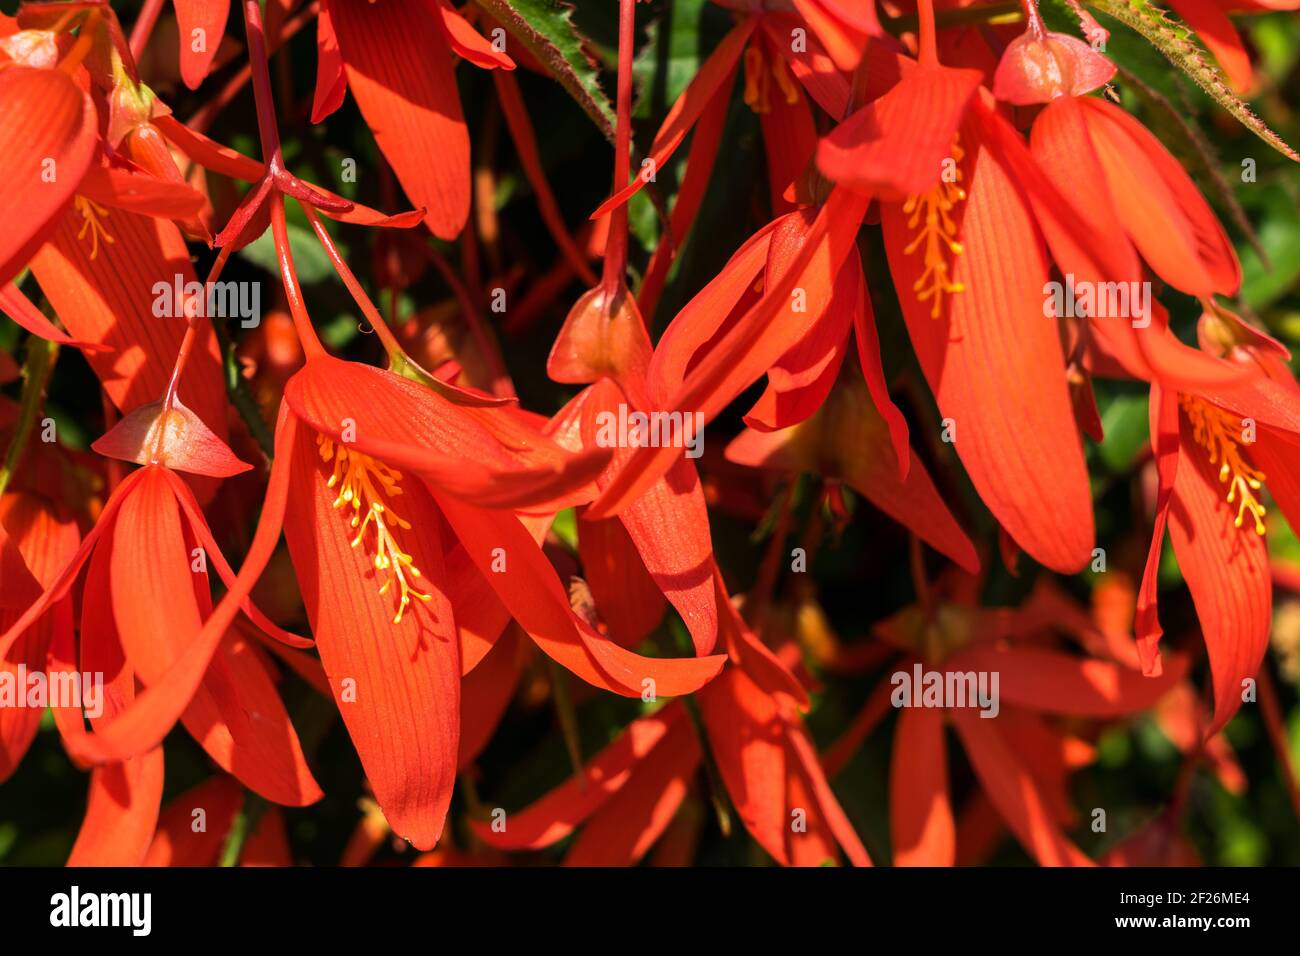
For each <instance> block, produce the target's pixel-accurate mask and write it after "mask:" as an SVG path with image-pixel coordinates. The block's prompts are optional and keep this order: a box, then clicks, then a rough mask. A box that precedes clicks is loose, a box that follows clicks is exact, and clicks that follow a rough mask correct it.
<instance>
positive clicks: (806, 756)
mask: <svg viewBox="0 0 1300 956" xmlns="http://www.w3.org/2000/svg"><path fill="white" fill-rule="evenodd" d="M786 745H787V746H788V748H789V754H790V755H792V756H793V758H794V759H793V760H791V759H790V758H789V757H787V765H789V766H791V770H792V773H791V776H792V777H793V776H794V774H795V773H798V775H799V776H800V777H802V779H803V783H804V786H805V788H806V789H807V791H808V793H809V795H810V796H811V797H812V802H813V803H814V805H815V806H816V808H817V809H818V810H819V811H820V818H821V820H823V821H824V822H825V825H826V828H827V830H829V831H830V833H831V834H832V835H833V836H834V837H835V841H836V842H837V843H838V844H839V845H840V849H841V850H843V851H844V855H845V856H846V857H848V859H849V862H850V863H852V864H853V865H854V866H871V865H872V864H871V857H870V856H868V855H867V848H866V847H864V846H863V845H862V841H861V840H860V839H859V838H858V834H857V831H856V830H854V829H853V824H852V823H850V822H849V818H848V817H847V816H846V815H845V813H844V808H843V807H841V806H840V802H839V800H838V799H836V797H835V793H834V791H832V790H831V785H830V781H828V780H827V779H826V774H825V773H824V772H823V771H822V766H821V761H820V760H818V759H817V751H816V750H815V749H814V748H813V744H812V740H811V739H810V738H809V737H808V732H807V731H806V730H805V729H804V728H803V727H802V726H794V725H789V726H788V728H787V731H786ZM796 806H797V804H796ZM791 856H794V852H793V851H792V853H791ZM794 862H795V865H796V866H797V865H799V864H798V862H797V861H794Z"/></svg>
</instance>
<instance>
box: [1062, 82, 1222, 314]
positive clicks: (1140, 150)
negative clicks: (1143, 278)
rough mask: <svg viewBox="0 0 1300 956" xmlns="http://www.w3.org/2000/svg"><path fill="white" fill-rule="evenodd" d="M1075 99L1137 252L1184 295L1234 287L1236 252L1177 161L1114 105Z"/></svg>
mask: <svg viewBox="0 0 1300 956" xmlns="http://www.w3.org/2000/svg"><path fill="white" fill-rule="evenodd" d="M1080 104H1081V105H1082V106H1084V107H1085V110H1084V114H1085V117H1086V122H1087V124H1088V131H1089V132H1090V133H1091V134H1092V139H1093V142H1094V144H1096V147H1097V158H1098V159H1099V160H1100V162H1101V165H1102V168H1103V169H1104V171H1105V174H1106V181H1107V183H1108V184H1109V186H1110V191H1111V195H1112V196H1113V197H1114V200H1115V209H1116V211H1117V212H1118V214H1119V217H1120V221H1121V222H1122V223H1123V225H1124V228H1125V230H1126V231H1127V232H1128V234H1129V236H1130V237H1131V238H1132V239H1133V243H1134V244H1135V245H1136V246H1137V248H1138V251H1139V252H1141V253H1142V258H1144V259H1145V260H1146V261H1147V262H1148V263H1149V264H1150V266H1151V268H1152V269H1153V270H1155V272H1156V273H1158V274H1159V275H1160V277H1161V278H1163V279H1164V280H1165V281H1166V282H1169V283H1170V284H1171V285H1174V286H1176V287H1178V288H1179V289H1181V290H1182V291H1184V292H1186V293H1188V294H1189V295H1197V296H1210V295H1213V294H1214V293H1216V292H1217V293H1221V294H1223V295H1232V294H1233V293H1235V292H1236V291H1237V287H1238V286H1239V285H1240V284H1241V265H1240V263H1238V261H1237V254H1236V252H1234V251H1233V248H1232V243H1231V242H1229V241H1228V237H1227V235H1226V234H1225V233H1224V231H1223V226H1221V225H1220V224H1219V220H1218V218H1217V217H1216V216H1215V215H1214V213H1213V212H1212V211H1211V209H1210V207H1209V206H1208V205H1207V204H1206V202H1205V199H1204V198H1203V197H1202V196H1201V194H1200V192H1199V191H1198V190H1197V188H1196V186H1195V185H1194V184H1193V183H1192V181H1191V179H1190V178H1188V175H1187V173H1186V172H1185V171H1184V170H1183V167H1182V166H1181V165H1180V164H1179V162H1178V160H1176V159H1174V157H1173V156H1171V155H1170V154H1169V151H1168V150H1167V149H1165V147H1164V146H1163V145H1161V143H1160V141H1159V140H1158V139H1156V138H1155V137H1154V136H1153V135H1151V133H1150V132H1149V131H1148V130H1147V129H1146V127H1145V126H1143V125H1142V124H1141V123H1139V122H1138V121H1137V120H1136V119H1134V118H1133V117H1132V116H1130V115H1129V114H1128V113H1126V112H1124V111H1123V110H1122V109H1120V108H1119V107H1118V106H1115V105H1114V104H1112V103H1107V102H1106V101H1105V100H1102V99H1099V98H1097V97H1087V98H1085V99H1083V100H1080Z"/></svg>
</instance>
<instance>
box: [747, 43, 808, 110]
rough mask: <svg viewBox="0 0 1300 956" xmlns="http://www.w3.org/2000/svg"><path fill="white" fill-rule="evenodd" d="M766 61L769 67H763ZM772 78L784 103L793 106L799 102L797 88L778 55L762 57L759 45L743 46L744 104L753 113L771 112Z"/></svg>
mask: <svg viewBox="0 0 1300 956" xmlns="http://www.w3.org/2000/svg"><path fill="white" fill-rule="evenodd" d="M765 61H766V62H765ZM768 63H770V64H771V66H770V69H765V68H764V67H766V66H767V64H768ZM773 79H775V80H776V85H777V86H778V87H780V89H781V94H782V96H783V97H784V98H785V101H786V103H788V104H789V105H791V106H793V105H794V104H795V103H798V102H799V90H798V88H797V87H796V86H795V85H794V80H793V79H791V78H790V74H789V73H788V72H786V67H785V61H784V60H782V59H781V57H780V56H772V57H764V55H763V51H762V49H761V48H760V47H758V46H757V45H755V44H750V45H749V46H748V47H746V48H745V105H746V106H748V107H749V108H750V109H751V110H753V111H754V112H755V113H759V114H766V113H770V112H772V100H771V99H770V92H771V87H772V83H771V81H772V80H773Z"/></svg>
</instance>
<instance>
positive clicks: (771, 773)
mask: <svg viewBox="0 0 1300 956" xmlns="http://www.w3.org/2000/svg"><path fill="white" fill-rule="evenodd" d="M699 703H700V715H701V717H702V718H703V719H704V726H705V728H706V729H707V730H708V733H709V750H710V752H711V753H712V754H713V757H714V760H715V761H716V762H717V765H718V772H719V773H720V774H721V775H722V780H723V782H724V783H725V784H726V786H727V793H728V794H729V795H730V796H731V802H732V803H733V804H734V805H735V807H736V812H737V813H738V814H740V819H741V821H742V822H743V823H744V824H745V829H746V830H748V831H749V832H750V834H751V835H752V836H753V837H754V839H755V840H757V841H758V843H759V845H760V846H762V847H763V849H765V850H767V852H768V853H770V854H771V855H772V858H773V859H775V860H776V861H777V862H778V863H782V864H788V863H789V858H788V856H787V855H786V828H787V827H788V826H789V820H788V819H787V814H786V804H785V780H786V769H785V742H784V736H783V725H782V722H781V717H780V712H779V710H778V708H777V703H776V701H775V700H774V699H773V697H772V696H771V695H770V694H767V693H766V692H764V691H763V689H762V688H760V687H759V686H758V685H757V684H755V683H754V681H753V680H752V679H751V678H750V677H749V676H748V675H747V674H746V673H745V672H744V671H743V670H742V669H741V668H739V667H729V668H727V670H726V672H725V673H723V674H722V675H720V676H719V677H718V679H717V680H715V681H714V682H713V683H712V684H710V685H709V686H708V687H706V688H705V689H704V690H703V691H702V692H701V693H700V696H699Z"/></svg>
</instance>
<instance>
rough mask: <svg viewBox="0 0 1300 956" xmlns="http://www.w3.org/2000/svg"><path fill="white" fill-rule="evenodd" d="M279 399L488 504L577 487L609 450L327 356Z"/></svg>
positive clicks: (326, 427)
mask: <svg viewBox="0 0 1300 956" xmlns="http://www.w3.org/2000/svg"><path fill="white" fill-rule="evenodd" d="M284 397H285V401H286V402H287V403H288V404H289V406H290V407H291V408H292V409H293V411H294V414H295V415H298V416H299V417H300V418H301V419H302V420H303V421H304V422H306V423H307V424H308V425H310V426H311V427H312V428H313V429H315V430H316V431H319V432H321V433H323V434H326V435H328V436H330V437H331V438H332V439H333V440H335V441H344V443H345V444H347V445H349V446H351V447H355V448H356V449H357V450H358V451H360V452H362V453H364V454H366V455H369V456H371V457H372V458H376V459H378V460H379V461H382V462H384V463H385V464H387V465H390V466H392V467H395V468H401V469H403V470H409V471H412V472H415V473H417V474H419V475H421V476H422V477H424V478H425V479H427V480H428V481H430V482H431V483H433V484H436V485H437V486H438V487H440V488H444V489H446V490H448V491H450V492H452V493H453V494H456V495H459V496H461V497H464V498H468V499H471V500H473V501H476V502H478V503H480V504H483V505H488V506H495V507H503V506H522V505H524V504H536V503H539V502H545V501H549V500H550V499H552V498H555V497H557V496H559V495H561V494H563V493H565V492H567V491H571V490H573V489H574V488H577V487H581V486H583V485H585V484H586V483H587V482H588V481H590V480H591V479H592V478H594V477H595V476H596V475H597V474H598V473H599V472H600V471H601V470H602V469H603V468H604V465H605V463H606V461H607V460H608V458H609V455H610V451H609V450H605V449H593V450H591V451H588V452H584V453H582V454H579V455H570V454H567V453H565V452H564V451H563V450H561V449H560V448H559V447H558V446H556V445H554V444H553V443H552V442H550V441H549V440H548V439H546V438H545V437H543V436H542V435H541V434H539V433H537V432H535V431H532V432H530V431H528V430H527V429H523V428H520V427H516V426H514V425H513V424H512V423H510V422H509V421H507V420H505V418H504V416H499V415H496V416H491V417H490V418H488V419H483V418H479V417H476V415H475V414H474V410H473V409H468V408H466V407H464V406H458V405H455V404H453V403H452V402H450V401H448V400H447V399H445V398H443V397H442V396H440V395H438V394H437V393H435V392H434V391H432V390H431V389H428V388H425V387H424V386H422V385H419V384H417V383H415V382H412V381H410V380H409V379H405V378H401V377H400V376H397V375H394V374H392V373H390V372H384V371H381V370H379V369H377V368H372V367H370V366H366V365H359V364H357V363H355V362H344V361H341V360H339V359H334V358H319V359H313V360H312V361H310V362H308V363H307V364H306V365H305V366H304V367H303V368H302V370H301V371H299V372H298V373H297V374H295V375H294V377H293V378H291V379H290V380H289V382H288V384H287V385H286V386H285V391H284ZM488 411H489V412H491V411H492V410H488ZM493 419H495V420H493ZM496 429H501V430H503V432H504V434H506V435H508V437H510V438H511V440H512V444H510V445H507V444H506V443H505V442H504V441H503V440H502V439H501V438H499V437H498V432H497V431H496ZM517 439H523V440H522V441H521V440H517Z"/></svg>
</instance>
